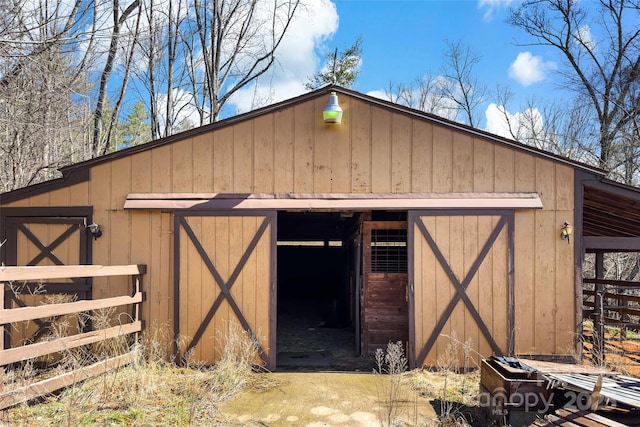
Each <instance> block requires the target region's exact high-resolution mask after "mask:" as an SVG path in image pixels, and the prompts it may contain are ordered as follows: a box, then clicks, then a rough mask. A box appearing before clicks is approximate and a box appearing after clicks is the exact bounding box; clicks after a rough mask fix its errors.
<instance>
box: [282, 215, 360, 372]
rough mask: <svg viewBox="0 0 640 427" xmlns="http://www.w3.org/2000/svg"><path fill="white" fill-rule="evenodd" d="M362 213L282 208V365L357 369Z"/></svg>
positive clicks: (284, 367) (284, 366)
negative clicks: (356, 245)
mask: <svg viewBox="0 0 640 427" xmlns="http://www.w3.org/2000/svg"><path fill="white" fill-rule="evenodd" d="M359 215H360V214H359V213H340V212H279V213H278V247H277V253H278V258H277V262H278V266H277V272H278V293H277V297H278V306H277V307H278V319H277V322H278V324H277V332H276V336H277V353H278V360H277V366H278V368H279V369H287V368H300V367H302V368H330V369H340V370H351V369H354V363H355V362H354V360H351V359H353V358H355V357H357V356H358V354H357V353H358V351H357V348H356V330H355V329H356V321H355V317H356V313H355V287H354V280H355V279H354V271H355V269H354V268H353V267H354V266H353V264H354V259H355V258H354V253H353V245H352V244H351V241H352V239H353V237H354V236H355V234H354V233H356V232H357V224H358V218H359Z"/></svg>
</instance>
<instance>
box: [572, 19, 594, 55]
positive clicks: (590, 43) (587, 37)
mask: <svg viewBox="0 0 640 427" xmlns="http://www.w3.org/2000/svg"><path fill="white" fill-rule="evenodd" d="M576 38H577V39H578V40H579V41H580V42H582V44H583V45H584V46H586V48H587V49H589V50H593V49H595V47H596V43H595V42H594V40H593V37H592V36H591V27H590V26H588V25H584V26H582V27H580V28H579V29H578V31H577V33H576Z"/></svg>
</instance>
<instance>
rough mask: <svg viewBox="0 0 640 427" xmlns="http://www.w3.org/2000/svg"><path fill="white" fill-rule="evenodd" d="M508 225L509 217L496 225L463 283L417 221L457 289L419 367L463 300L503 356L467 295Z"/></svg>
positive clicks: (491, 343)
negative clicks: (472, 281)
mask: <svg viewBox="0 0 640 427" xmlns="http://www.w3.org/2000/svg"><path fill="white" fill-rule="evenodd" d="M506 223H507V216H502V217H501V218H500V220H499V221H498V224H496V226H495V228H494V229H493V231H492V232H491V235H490V236H489V238H488V239H487V241H486V242H485V244H484V246H483V247H482V250H481V251H480V253H479V254H478V257H477V258H476V260H475V262H474V263H473V265H471V268H470V269H469V271H468V273H467V275H466V276H465V278H464V279H463V280H462V281H460V280H458V278H457V277H456V275H455V274H454V272H453V270H451V267H450V266H449V264H448V262H447V260H446V258H445V257H444V255H443V254H442V252H441V251H440V249H439V248H438V245H437V244H436V242H435V240H434V239H433V237H432V236H431V234H430V233H429V231H428V230H427V228H426V226H425V225H424V222H423V221H422V219H420V218H419V217H418V218H417V219H416V224H417V225H418V228H419V229H420V232H421V233H422V235H423V236H424V238H425V239H426V241H427V243H428V244H429V247H430V248H431V250H432V251H433V253H434V255H435V256H436V258H437V259H438V262H439V263H440V265H441V266H442V268H443V269H444V271H445V273H446V274H447V277H448V278H449V280H450V281H451V283H452V284H453V286H454V287H455V288H456V294H455V295H454V296H453V298H452V299H451V301H450V302H449V304H448V305H447V307H446V309H445V310H444V312H443V313H442V316H440V319H439V320H438V323H437V324H436V326H435V329H434V330H433V332H432V333H431V336H430V337H429V339H428V340H427V343H426V344H425V345H424V347H423V348H422V351H420V354H419V355H418V358H417V363H418V366H420V365H422V364H423V363H424V360H425V358H426V357H427V354H429V352H430V351H431V349H432V348H433V346H434V344H435V342H436V339H437V338H438V335H440V332H442V329H443V328H444V325H445V324H446V323H447V321H448V320H449V316H450V315H451V313H452V312H453V310H454V309H455V308H456V305H457V304H458V302H459V301H460V300H461V299H462V300H463V301H464V304H465V305H466V306H467V309H468V310H469V313H470V314H471V316H472V317H473V319H474V320H475V321H476V324H477V325H478V327H479V328H480V330H481V331H482V334H483V335H484V337H485V338H486V339H487V341H488V342H489V345H491V349H492V350H493V352H494V353H495V354H496V355H500V356H501V355H503V351H502V350H501V349H500V346H498V344H497V343H496V341H495V340H494V338H493V336H492V335H491V332H490V331H489V328H487V325H486V324H485V323H484V321H483V320H482V317H481V316H480V314H479V313H478V310H477V309H476V308H475V306H474V305H473V302H471V300H470V299H469V296H468V295H467V293H466V290H467V287H468V286H469V284H470V283H471V279H473V277H474V276H475V274H476V273H477V272H478V269H479V268H480V265H482V262H483V261H484V259H485V258H486V256H487V254H488V253H489V251H490V250H491V247H492V246H493V244H494V242H495V241H496V239H497V238H498V236H499V235H500V232H501V231H502V229H503V228H504V226H505V224H506Z"/></svg>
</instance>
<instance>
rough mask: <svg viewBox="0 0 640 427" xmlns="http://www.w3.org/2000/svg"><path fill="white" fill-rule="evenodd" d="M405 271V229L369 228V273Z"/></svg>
mask: <svg viewBox="0 0 640 427" xmlns="http://www.w3.org/2000/svg"><path fill="white" fill-rule="evenodd" d="M406 272H407V230H371V273H406Z"/></svg>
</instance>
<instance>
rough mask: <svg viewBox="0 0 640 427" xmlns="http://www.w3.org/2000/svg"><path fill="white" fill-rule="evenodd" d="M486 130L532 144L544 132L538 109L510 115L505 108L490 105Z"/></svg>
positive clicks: (486, 113)
mask: <svg viewBox="0 0 640 427" xmlns="http://www.w3.org/2000/svg"><path fill="white" fill-rule="evenodd" d="M484 114H485V117H486V119H487V125H486V130H487V131H488V132H491V133H493V134H495V135H499V136H502V137H505V138H510V139H514V136H515V139H517V140H518V141H521V142H530V141H531V140H533V139H535V138H536V136H537V135H539V134H540V133H541V132H542V131H543V121H542V115H541V114H540V111H539V110H538V109H537V108H528V109H526V110H525V111H523V112H517V113H514V114H511V113H509V112H508V111H507V110H506V109H505V107H504V106H501V105H497V104H494V103H491V104H489V106H488V107H487V109H486V111H485V113H484Z"/></svg>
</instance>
